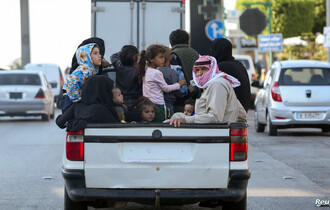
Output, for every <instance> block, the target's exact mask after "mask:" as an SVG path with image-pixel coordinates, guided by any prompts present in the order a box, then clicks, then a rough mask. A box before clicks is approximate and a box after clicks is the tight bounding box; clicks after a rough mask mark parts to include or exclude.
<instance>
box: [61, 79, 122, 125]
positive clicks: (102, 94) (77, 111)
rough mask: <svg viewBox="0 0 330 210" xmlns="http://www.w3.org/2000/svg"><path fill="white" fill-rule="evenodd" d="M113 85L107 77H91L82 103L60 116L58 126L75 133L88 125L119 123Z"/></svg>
mask: <svg viewBox="0 0 330 210" xmlns="http://www.w3.org/2000/svg"><path fill="white" fill-rule="evenodd" d="M113 83H114V82H113V81H112V80H111V79H110V78H108V77H106V76H102V75H94V76H91V77H89V78H88V79H87V80H86V82H85V84H84V85H83V87H82V91H81V100H80V102H79V103H74V104H73V105H72V106H70V108H69V109H68V110H67V111H66V112H65V113H64V114H63V115H59V116H58V117H57V118H56V124H57V125H58V126H59V127H60V128H62V129H63V128H65V127H67V131H74V130H77V129H81V128H85V127H86V125H87V124H88V123H115V122H119V119H118V116H117V114H116V112H115V109H114V107H115V105H114V102H113V99H112V98H113V95H112V88H113Z"/></svg>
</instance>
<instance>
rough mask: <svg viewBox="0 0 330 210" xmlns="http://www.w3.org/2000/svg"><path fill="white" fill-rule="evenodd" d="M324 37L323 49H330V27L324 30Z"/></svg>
mask: <svg viewBox="0 0 330 210" xmlns="http://www.w3.org/2000/svg"><path fill="white" fill-rule="evenodd" d="M323 35H324V41H323V47H325V48H328V47H330V26H326V27H324V28H323Z"/></svg>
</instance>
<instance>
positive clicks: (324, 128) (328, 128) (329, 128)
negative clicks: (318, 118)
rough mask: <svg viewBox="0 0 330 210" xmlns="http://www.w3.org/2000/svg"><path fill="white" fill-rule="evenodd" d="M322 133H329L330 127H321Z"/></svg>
mask: <svg viewBox="0 0 330 210" xmlns="http://www.w3.org/2000/svg"><path fill="white" fill-rule="evenodd" d="M322 132H324V133H326V132H330V126H328V127H323V128H322Z"/></svg>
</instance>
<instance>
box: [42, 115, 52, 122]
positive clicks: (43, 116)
mask: <svg viewBox="0 0 330 210" xmlns="http://www.w3.org/2000/svg"><path fill="white" fill-rule="evenodd" d="M41 120H42V121H49V120H50V114H43V115H41Z"/></svg>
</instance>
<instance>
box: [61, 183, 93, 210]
mask: <svg viewBox="0 0 330 210" xmlns="http://www.w3.org/2000/svg"><path fill="white" fill-rule="evenodd" d="M64 209H65V210H87V202H83V201H80V202H76V201H73V200H71V198H70V197H69V195H68V192H67V191H66V187H64Z"/></svg>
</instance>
